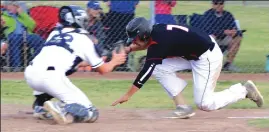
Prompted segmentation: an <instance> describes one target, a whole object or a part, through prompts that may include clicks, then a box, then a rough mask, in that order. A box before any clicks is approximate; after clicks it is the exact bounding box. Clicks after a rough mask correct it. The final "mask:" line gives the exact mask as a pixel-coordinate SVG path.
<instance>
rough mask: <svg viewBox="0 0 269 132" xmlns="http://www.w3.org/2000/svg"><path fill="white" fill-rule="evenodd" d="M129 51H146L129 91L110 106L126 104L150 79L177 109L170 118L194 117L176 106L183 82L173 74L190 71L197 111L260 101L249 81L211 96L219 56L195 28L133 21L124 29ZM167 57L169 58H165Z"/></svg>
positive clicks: (208, 38) (214, 45) (211, 42)
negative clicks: (162, 90)
mask: <svg viewBox="0 0 269 132" xmlns="http://www.w3.org/2000/svg"><path fill="white" fill-rule="evenodd" d="M126 32H127V34H128V36H129V39H128V42H133V44H132V45H131V46H130V47H129V50H130V48H131V51H136V50H141V49H146V48H147V59H146V62H145V65H144V67H143V69H142V70H141V71H140V73H139V74H138V76H137V78H136V79H135V81H134V83H133V85H132V87H131V88H130V89H129V91H128V92H127V93H126V94H124V95H123V96H122V97H121V98H119V99H118V100H116V101H115V102H114V103H113V104H112V105H113V106H115V105H117V104H118V103H123V102H126V101H128V99H129V98H130V97H131V96H132V95H133V94H134V93H135V92H137V91H138V90H139V89H140V88H141V87H142V86H143V84H144V83H145V82H146V81H147V80H148V78H149V77H150V76H151V74H152V72H153V70H154V69H155V70H154V72H153V75H154V76H155V78H156V79H157V80H158V81H159V82H160V83H161V85H162V86H163V88H164V89H165V90H166V91H167V93H168V94H169V95H170V96H171V97H172V98H173V99H174V102H175V104H176V105H177V108H176V111H175V112H173V114H172V116H169V117H170V118H188V117H190V116H193V115H194V112H193V110H192V109H191V107H187V106H186V105H184V104H180V102H181V100H180V98H179V96H180V94H179V93H180V92H181V91H182V90H183V89H184V88H185V87H186V85H187V82H186V81H184V80H182V79H180V78H178V77H177V76H176V72H177V71H180V70H184V69H192V73H193V83H194V84H193V88H194V101H195V104H196V105H197V107H198V108H199V109H201V110H205V111H211V110H217V109H220V108H223V107H224V106H227V105H228V104H231V103H235V102H237V101H239V100H241V99H245V98H249V99H251V100H253V101H254V102H255V103H256V104H257V105H258V106H259V107H261V106H262V105H263V97H262V95H261V94H260V92H259V91H258V89H257V88H256V86H255V85H254V83H253V82H252V81H247V82H246V83H245V84H244V85H242V84H241V83H238V84H235V85H232V86H231V87H230V88H229V89H226V90H223V91H221V92H214V89H215V87H216V83H217V79H218V77H219V74H220V72H221V67H222V61H223V54H222V52H221V50H220V48H219V46H218V44H217V43H216V41H215V40H214V38H213V37H211V36H208V35H206V33H204V32H201V31H200V30H197V29H195V28H191V27H186V26H183V25H166V24H157V25H154V26H153V27H151V26H150V25H149V23H148V21H147V20H146V19H145V18H141V17H139V18H135V19H133V20H132V21H130V22H129V24H128V25H127V27H126ZM169 57H171V58H169Z"/></svg>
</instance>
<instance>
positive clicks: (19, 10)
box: [17, 6, 23, 14]
mask: <svg viewBox="0 0 269 132" xmlns="http://www.w3.org/2000/svg"><path fill="white" fill-rule="evenodd" d="M22 12H23V9H22V7H20V6H18V7H17V13H19V14H20V13H22Z"/></svg>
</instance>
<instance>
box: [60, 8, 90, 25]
mask: <svg viewBox="0 0 269 132" xmlns="http://www.w3.org/2000/svg"><path fill="white" fill-rule="evenodd" d="M59 23H61V24H62V25H63V26H64V27H66V26H72V27H75V28H83V29H85V28H86V27H87V26H88V23H89V17H88V15H87V13H86V11H85V10H84V9H82V8H81V7H79V6H75V5H70V6H62V7H61V8H60V10H59Z"/></svg>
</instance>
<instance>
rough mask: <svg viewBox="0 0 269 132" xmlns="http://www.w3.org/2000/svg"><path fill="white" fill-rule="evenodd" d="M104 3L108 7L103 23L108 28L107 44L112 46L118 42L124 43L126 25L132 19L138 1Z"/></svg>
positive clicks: (106, 0) (112, 0)
mask: <svg viewBox="0 0 269 132" xmlns="http://www.w3.org/2000/svg"><path fill="white" fill-rule="evenodd" d="M104 1H105V2H106V4H107V5H108V6H109V12H108V13H107V19H106V23H105V25H106V26H108V28H109V30H108V32H107V43H108V44H112V43H115V42H117V41H119V40H123V41H125V40H126V39H127V35H126V33H125V28H126V25H127V24H128V22H129V21H131V20H132V19H133V18H134V16H135V9H136V6H137V4H138V3H139V1H138V0H132V1H114V0H111V1H108V0H104Z"/></svg>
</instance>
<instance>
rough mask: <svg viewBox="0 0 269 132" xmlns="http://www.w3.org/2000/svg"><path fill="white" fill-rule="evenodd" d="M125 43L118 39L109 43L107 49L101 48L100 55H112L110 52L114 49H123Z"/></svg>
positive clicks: (117, 50)
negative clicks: (109, 45)
mask: <svg viewBox="0 0 269 132" xmlns="http://www.w3.org/2000/svg"><path fill="white" fill-rule="evenodd" d="M125 45H126V44H125V43H124V41H122V40H120V41H118V42H116V43H114V44H112V45H111V47H109V48H107V49H104V48H102V54H101V55H102V56H107V57H109V58H110V57H112V52H113V51H114V50H116V52H117V53H119V52H120V50H121V49H123V48H124V47H125Z"/></svg>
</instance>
